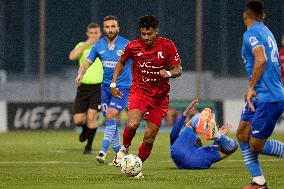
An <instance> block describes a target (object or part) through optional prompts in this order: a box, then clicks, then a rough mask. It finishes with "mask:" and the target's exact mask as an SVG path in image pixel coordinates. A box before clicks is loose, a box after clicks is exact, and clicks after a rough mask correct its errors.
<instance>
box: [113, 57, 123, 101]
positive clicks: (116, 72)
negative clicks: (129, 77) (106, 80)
mask: <svg viewBox="0 0 284 189" xmlns="http://www.w3.org/2000/svg"><path fill="white" fill-rule="evenodd" d="M124 65H125V61H124V60H123V59H122V58H120V59H119V60H118V62H117V64H116V66H115V68H114V74H113V78H112V82H111V86H110V89H111V94H112V96H114V97H116V98H121V92H120V91H119V89H118V88H116V81H117V79H118V76H119V75H120V73H121V72H122V70H123V68H124Z"/></svg>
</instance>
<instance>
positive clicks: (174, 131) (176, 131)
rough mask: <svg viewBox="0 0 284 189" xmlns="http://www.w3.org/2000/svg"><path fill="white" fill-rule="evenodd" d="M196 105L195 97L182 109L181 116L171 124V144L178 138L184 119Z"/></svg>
mask: <svg viewBox="0 0 284 189" xmlns="http://www.w3.org/2000/svg"><path fill="white" fill-rule="evenodd" d="M197 105H198V100H197V99H195V100H193V101H192V102H191V103H190V104H189V105H188V106H187V108H186V109H185V110H184V112H183V114H182V116H181V117H180V118H179V120H178V121H177V122H176V123H175V125H174V126H173V128H172V130H171V133H170V142H171V145H173V144H174V142H175V141H176V139H177V138H178V136H179V132H180V130H181V128H182V126H183V125H184V121H185V119H186V117H187V116H188V115H189V114H190V113H191V112H192V111H193V110H194V109H195V108H196V106H197Z"/></svg>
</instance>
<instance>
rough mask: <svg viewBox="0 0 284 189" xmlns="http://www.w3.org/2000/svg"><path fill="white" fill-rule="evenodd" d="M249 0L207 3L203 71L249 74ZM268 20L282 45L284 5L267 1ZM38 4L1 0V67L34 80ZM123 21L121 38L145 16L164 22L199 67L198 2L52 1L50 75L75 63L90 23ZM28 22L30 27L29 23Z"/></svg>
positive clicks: (187, 61)
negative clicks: (109, 18)
mask: <svg viewBox="0 0 284 189" xmlns="http://www.w3.org/2000/svg"><path fill="white" fill-rule="evenodd" d="M244 3H245V1H236V0H214V1H213V0H204V1H203V27H202V28H203V41H202V42H203V46H202V49H203V54H202V58H203V63H202V68H203V70H207V71H213V73H214V74H215V75H217V76H231V75H233V76H244V71H243V69H242V64H241V63H240V62H241V59H240V47H241V41H242V33H243V31H244V30H245V27H244V25H243V23H242V9H243V6H244ZM264 4H265V8H266V12H267V20H266V24H267V25H268V26H269V27H270V29H271V30H272V32H273V33H274V35H275V38H276V40H277V41H278V43H279V42H280V37H281V34H282V33H283V31H284V11H281V10H283V7H284V1H281V0H265V1H264ZM38 9H39V1H38V0H0V41H1V42H0V69H5V70H6V71H8V73H9V78H10V79H13V76H14V75H15V74H14V73H18V74H19V73H20V74H25V75H26V76H27V77H34V75H37V73H38V44H39V43H38V42H39V41H38V39H39V36H38V34H39V32H38V31H39V18H38V17H39V10H38ZM109 14H112V15H115V16H117V17H118V18H119V20H120V25H121V35H123V36H125V37H127V38H129V39H134V38H136V37H137V35H138V32H137V20H138V18H139V17H140V16H143V15H145V14H154V15H156V16H157V17H158V18H159V19H160V23H161V24H160V30H161V32H160V34H161V35H162V36H165V37H169V38H171V39H173V40H174V42H175V43H176V45H177V47H178V49H179V52H180V55H181V57H182V60H183V68H184V69H185V70H194V69H195V65H194V61H195V1H193V0H190V1H188V0H175V1H172V0H141V1H128V0H121V1H113V0H84V1H78V0H60V1H59V0H48V1H46V72H47V74H59V73H60V72H61V71H62V70H63V69H66V67H68V66H74V67H76V66H77V65H76V64H70V62H69V60H68V53H69V51H70V50H71V49H72V48H73V47H74V45H75V44H76V43H77V42H78V41H80V40H84V39H85V36H84V32H83V31H84V30H85V27H86V25H87V24H88V23H89V22H91V21H93V22H98V23H99V24H101V23H102V19H103V17H104V16H106V15H109ZM25 23H26V24H25Z"/></svg>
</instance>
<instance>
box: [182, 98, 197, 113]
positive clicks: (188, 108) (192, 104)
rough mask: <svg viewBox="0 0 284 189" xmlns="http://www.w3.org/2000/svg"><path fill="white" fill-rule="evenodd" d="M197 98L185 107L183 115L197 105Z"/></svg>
mask: <svg viewBox="0 0 284 189" xmlns="http://www.w3.org/2000/svg"><path fill="white" fill-rule="evenodd" d="M198 102H199V101H198V99H195V100H193V101H192V102H191V103H190V104H189V105H188V106H187V108H186V109H185V110H184V111H183V115H184V116H188V115H189V114H190V113H191V112H192V111H193V110H194V109H195V108H196V107H197V105H198Z"/></svg>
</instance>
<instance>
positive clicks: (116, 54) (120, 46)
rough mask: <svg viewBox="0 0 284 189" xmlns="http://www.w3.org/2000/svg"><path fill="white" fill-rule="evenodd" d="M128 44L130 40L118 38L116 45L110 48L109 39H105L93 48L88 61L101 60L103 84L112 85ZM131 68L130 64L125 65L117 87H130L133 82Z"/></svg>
mask: <svg viewBox="0 0 284 189" xmlns="http://www.w3.org/2000/svg"><path fill="white" fill-rule="evenodd" d="M128 43H129V40H127V39H125V38H123V37H121V36H117V37H116V39H115V42H114V45H113V46H112V47H109V45H108V42H107V38H106V37H103V38H102V39H100V40H99V41H98V42H97V43H96V44H95V45H94V46H93V47H92V50H91V52H90V54H89V55H88V57H87V59H88V60H89V61H90V62H94V60H95V59H96V58H97V57H99V58H100V60H101V62H102V64H103V69H104V75H103V81H102V84H105V85H108V86H109V85H110V83H111V81H112V77H113V73H114V68H115V66H116V63H117V61H118V59H119V58H120V56H121V55H122V53H123V50H124V48H125V46H126V45H127V44H128ZM131 66H132V64H131V63H130V62H129V63H128V62H127V63H126V64H125V66H124V69H123V71H122V72H121V73H120V75H119V77H118V80H117V84H116V85H117V87H130V84H131V81H132V74H131Z"/></svg>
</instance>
